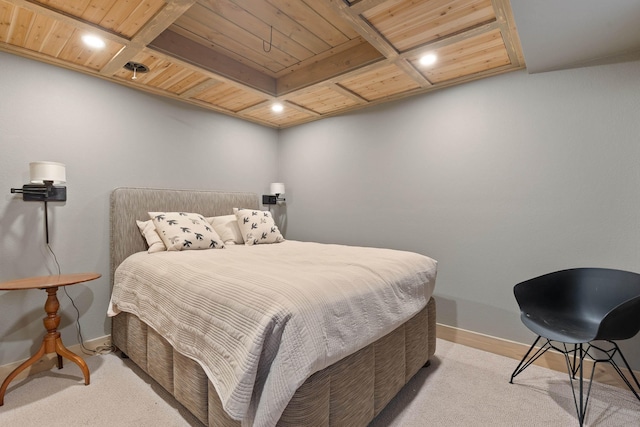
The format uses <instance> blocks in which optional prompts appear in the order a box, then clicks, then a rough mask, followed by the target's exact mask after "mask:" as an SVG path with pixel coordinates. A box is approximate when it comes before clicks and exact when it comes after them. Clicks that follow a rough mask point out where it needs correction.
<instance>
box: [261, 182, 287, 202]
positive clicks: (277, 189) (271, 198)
mask: <svg viewBox="0 0 640 427" xmlns="http://www.w3.org/2000/svg"><path fill="white" fill-rule="evenodd" d="M270 192H271V194H270V195H269V194H263V195H262V204H263V205H275V204H276V203H278V202H284V201H285V200H286V199H285V198H284V197H280V196H282V195H283V194H284V184H283V183H281V182H273V183H271V186H270Z"/></svg>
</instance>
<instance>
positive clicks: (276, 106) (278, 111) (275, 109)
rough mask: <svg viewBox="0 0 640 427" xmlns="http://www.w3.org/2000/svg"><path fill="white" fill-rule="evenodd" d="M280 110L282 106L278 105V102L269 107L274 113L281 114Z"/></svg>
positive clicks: (282, 108)
mask: <svg viewBox="0 0 640 427" xmlns="http://www.w3.org/2000/svg"><path fill="white" fill-rule="evenodd" d="M282 110H284V105H282V104H280V103H279V102H277V103H275V104H273V105H272V106H271V111H273V112H274V113H281V112H282Z"/></svg>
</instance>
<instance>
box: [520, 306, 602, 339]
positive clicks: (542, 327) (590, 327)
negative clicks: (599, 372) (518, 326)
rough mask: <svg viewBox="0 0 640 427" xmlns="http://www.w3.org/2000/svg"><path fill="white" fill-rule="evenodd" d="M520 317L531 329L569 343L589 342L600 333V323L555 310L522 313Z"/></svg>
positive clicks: (541, 334)
mask: <svg viewBox="0 0 640 427" xmlns="http://www.w3.org/2000/svg"><path fill="white" fill-rule="evenodd" d="M520 318H521V319H522V323H523V324H524V325H525V326H526V327H527V328H529V329H530V330H531V331H533V332H534V333H536V334H537V335H540V336H541V337H543V338H547V339H549V340H551V341H559V342H564V343H567V344H579V343H588V342H590V341H593V340H594V339H595V338H596V336H597V334H598V327H599V323H597V322H589V321H587V320H585V319H576V318H574V317H568V316H562V315H559V314H558V313H554V312H544V311H541V312H538V313H536V314H532V313H522V315H521V316H520Z"/></svg>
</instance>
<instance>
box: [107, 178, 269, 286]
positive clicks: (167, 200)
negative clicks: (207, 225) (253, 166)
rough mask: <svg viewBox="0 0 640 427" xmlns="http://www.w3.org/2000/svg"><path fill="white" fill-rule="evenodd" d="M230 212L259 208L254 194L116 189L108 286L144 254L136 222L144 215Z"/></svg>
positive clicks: (144, 216)
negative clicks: (125, 266)
mask: <svg viewBox="0 0 640 427" xmlns="http://www.w3.org/2000/svg"><path fill="white" fill-rule="evenodd" d="M233 208H251V209H258V208H259V199H258V195H257V194H255V193H231V192H222V191H201V190H165V189H158V188H130V187H121V188H116V189H115V190H113V192H112V193H111V213H110V219H111V239H110V240H111V283H112V284H113V273H114V271H115V269H116V268H117V267H118V266H119V265H120V263H121V262H122V261H124V259H125V258H126V257H128V256H129V255H131V254H133V253H136V252H140V251H144V250H146V244H145V241H144V238H143V237H142V235H141V234H140V232H139V231H138V227H137V225H136V220H137V219H138V220H145V221H146V220H148V219H149V215H148V214H147V212H176V211H183V212H195V213H199V214H202V215H204V216H206V217H210V216H219V215H229V214H232V213H233Z"/></svg>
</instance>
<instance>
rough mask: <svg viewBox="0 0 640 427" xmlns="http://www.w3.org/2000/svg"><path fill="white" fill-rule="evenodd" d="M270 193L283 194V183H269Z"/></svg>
mask: <svg viewBox="0 0 640 427" xmlns="http://www.w3.org/2000/svg"><path fill="white" fill-rule="evenodd" d="M270 189H271V194H284V184H283V183H281V182H272V183H271V188H270Z"/></svg>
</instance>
